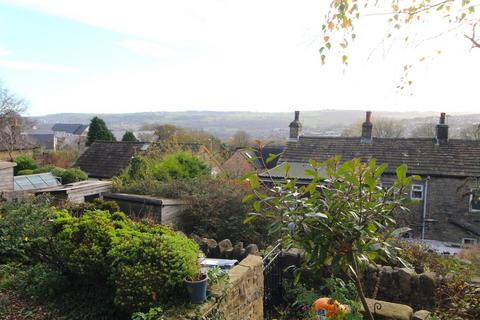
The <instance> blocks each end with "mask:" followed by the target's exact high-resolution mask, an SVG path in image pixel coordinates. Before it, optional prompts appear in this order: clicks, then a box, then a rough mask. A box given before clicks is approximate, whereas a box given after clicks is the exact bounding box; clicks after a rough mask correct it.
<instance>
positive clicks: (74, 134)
mask: <svg viewBox="0 0 480 320" xmlns="http://www.w3.org/2000/svg"><path fill="white" fill-rule="evenodd" d="M88 128H89V126H88V125H85V124H79V123H56V124H55V125H54V126H53V127H52V131H53V134H54V135H55V137H56V140H57V145H58V147H59V148H60V149H63V148H70V149H79V150H83V148H85V143H86V141H87V135H88Z"/></svg>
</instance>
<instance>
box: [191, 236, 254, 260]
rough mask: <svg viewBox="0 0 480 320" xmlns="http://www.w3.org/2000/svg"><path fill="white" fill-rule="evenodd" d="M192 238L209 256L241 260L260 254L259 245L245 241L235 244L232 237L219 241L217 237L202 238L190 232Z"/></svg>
mask: <svg viewBox="0 0 480 320" xmlns="http://www.w3.org/2000/svg"><path fill="white" fill-rule="evenodd" d="M190 238H192V239H193V240H194V241H195V242H196V243H197V244H198V245H199V246H200V250H202V252H203V253H204V254H205V256H206V257H207V258H217V259H218V258H221V259H235V260H238V261H241V260H243V259H244V258H246V257H247V256H248V255H250V254H252V255H260V251H259V250H258V246H257V245H256V244H254V243H251V244H249V245H247V246H244V244H243V242H241V241H239V242H236V243H235V245H233V244H232V242H231V241H230V239H223V240H222V241H219V242H217V241H216V240H215V239H209V238H201V237H199V236H198V235H196V234H194V233H192V234H190Z"/></svg>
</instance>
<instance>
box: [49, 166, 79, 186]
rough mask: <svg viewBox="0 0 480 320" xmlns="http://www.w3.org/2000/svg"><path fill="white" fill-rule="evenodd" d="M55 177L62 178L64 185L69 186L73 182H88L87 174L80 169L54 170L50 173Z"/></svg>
mask: <svg viewBox="0 0 480 320" xmlns="http://www.w3.org/2000/svg"><path fill="white" fill-rule="evenodd" d="M50 172H51V173H52V174H53V175H54V176H56V177H60V178H62V184H69V183H73V182H79V181H83V180H87V179H88V176H87V174H86V173H85V172H84V171H82V170H81V169H79V168H70V169H62V168H54V169H53V170H52V171H50Z"/></svg>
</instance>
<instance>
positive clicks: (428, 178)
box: [422, 176, 430, 240]
mask: <svg viewBox="0 0 480 320" xmlns="http://www.w3.org/2000/svg"><path fill="white" fill-rule="evenodd" d="M428 181H430V176H428V177H427V178H426V179H425V183H424V187H423V214H422V240H425V220H426V218H427V195H428Z"/></svg>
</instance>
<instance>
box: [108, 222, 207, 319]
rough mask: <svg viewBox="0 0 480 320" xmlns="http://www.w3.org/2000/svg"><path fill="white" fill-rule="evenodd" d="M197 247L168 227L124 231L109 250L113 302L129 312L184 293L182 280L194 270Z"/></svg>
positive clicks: (146, 307) (167, 300) (173, 298)
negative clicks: (112, 257) (146, 230)
mask: <svg viewBox="0 0 480 320" xmlns="http://www.w3.org/2000/svg"><path fill="white" fill-rule="evenodd" d="M198 250H199V248H198V246H197V244H196V243H194V242H193V241H191V240H189V239H188V238H186V237H181V236H179V235H178V234H176V233H174V232H173V231H171V230H168V229H165V228H156V233H154V232H149V233H145V232H144V233H136V232H135V233H124V234H122V235H121V237H120V238H119V243H118V245H116V247H115V249H114V250H113V251H112V252H111V253H110V254H111V255H112V256H114V257H115V260H116V261H117V262H116V263H114V267H113V271H112V278H113V279H114V285H115V288H116V293H115V304H116V305H118V306H120V307H121V308H123V309H125V310H128V311H130V312H132V311H146V310H148V309H149V308H151V307H153V306H156V305H159V304H162V303H170V302H172V301H175V299H178V298H179V297H180V296H182V295H184V291H183V290H182V287H183V280H184V279H185V278H187V277H191V276H192V275H193V274H194V273H195V272H196V270H197V269H196V260H197V255H198Z"/></svg>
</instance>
